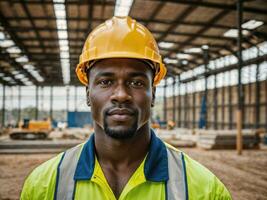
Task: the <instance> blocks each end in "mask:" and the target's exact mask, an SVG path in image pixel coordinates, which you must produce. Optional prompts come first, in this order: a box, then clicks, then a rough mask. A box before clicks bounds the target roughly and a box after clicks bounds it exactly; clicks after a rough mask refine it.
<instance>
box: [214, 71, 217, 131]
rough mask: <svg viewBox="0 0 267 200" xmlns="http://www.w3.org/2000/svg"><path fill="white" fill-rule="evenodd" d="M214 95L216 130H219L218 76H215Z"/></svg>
mask: <svg viewBox="0 0 267 200" xmlns="http://www.w3.org/2000/svg"><path fill="white" fill-rule="evenodd" d="M213 92H214V95H213V114H214V124H213V125H214V126H213V127H214V129H215V130H217V129H218V124H217V122H218V117H217V113H218V102H217V94H218V91H217V75H216V74H215V75H214V90H213Z"/></svg>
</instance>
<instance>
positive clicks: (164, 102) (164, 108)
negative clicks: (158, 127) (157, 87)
mask: <svg viewBox="0 0 267 200" xmlns="http://www.w3.org/2000/svg"><path fill="white" fill-rule="evenodd" d="M166 89H167V79H165V84H164V88H163V120H164V122H167V96H166V95H167V94H166V92H167V91H166Z"/></svg>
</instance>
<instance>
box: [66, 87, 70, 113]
mask: <svg viewBox="0 0 267 200" xmlns="http://www.w3.org/2000/svg"><path fill="white" fill-rule="evenodd" d="M66 99H67V102H66V114H67V116H68V112H69V101H70V88H69V86H67V88H66Z"/></svg>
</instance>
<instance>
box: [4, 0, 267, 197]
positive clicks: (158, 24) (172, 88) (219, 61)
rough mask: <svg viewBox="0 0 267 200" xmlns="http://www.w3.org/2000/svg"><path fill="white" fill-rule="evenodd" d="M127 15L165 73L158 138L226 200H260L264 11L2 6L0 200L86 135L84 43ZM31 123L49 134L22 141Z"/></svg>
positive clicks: (266, 86) (243, 4)
mask: <svg viewBox="0 0 267 200" xmlns="http://www.w3.org/2000/svg"><path fill="white" fill-rule="evenodd" d="M127 15H128V16H131V17H132V18H134V19H135V20H136V21H138V22H140V23H142V24H143V25H144V26H145V27H147V28H148V29H149V30H150V31H151V33H152V34H153V36H154V37H155V39H156V41H157V43H158V46H159V50H160V54H161V55H162V59H163V62H164V64H165V65H166V67H167V70H168V71H167V75H166V77H165V79H164V80H163V81H161V83H160V84H159V85H158V87H157V91H156V103H155V106H154V108H153V111H152V116H151V126H152V128H154V129H155V130H156V131H157V133H158V136H159V137H161V138H162V139H163V140H165V141H166V142H168V143H170V144H172V145H173V146H176V147H177V148H181V149H182V150H184V151H185V152H186V153H188V154H189V155H191V156H192V157H195V159H199V161H200V162H201V163H203V164H204V165H205V163H206V165H207V167H209V168H211V170H213V172H214V173H215V174H216V175H218V176H220V178H221V179H222V181H223V182H224V183H225V184H226V186H228V188H229V190H230V192H231V193H232V196H233V198H234V199H244V200H245V199H264V198H266V196H267V188H266V185H267V170H266V165H267V158H266V153H267V2H266V1H264V0H224V1H222V0H217V1H214V0H203V1H195V0H179V1H175V0H126V1H120V0H88V1H87V0H81V1H79V0H42V1H36V0H27V1H24V0H1V1H0V48H1V54H0V84H1V85H0V106H1V108H0V126H1V131H0V132H1V133H0V158H1V159H0V162H2V163H1V166H0V171H6V170H7V169H8V170H7V172H6V173H3V175H1V176H0V183H1V185H5V184H4V183H6V182H7V180H8V179H10V177H9V175H8V174H10V173H14V177H12V178H11V179H12V181H13V183H10V185H12V184H14V183H16V184H17V185H16V189H14V188H13V190H12V189H10V185H8V184H6V185H5V186H4V187H1V189H0V199H7V198H8V199H18V198H19V194H20V191H21V187H22V184H23V181H24V178H25V176H26V175H27V174H28V173H29V172H30V171H31V170H32V169H33V168H34V166H36V165H37V164H39V163H41V162H44V161H45V160H47V159H49V158H51V157H53V156H54V155H56V153H57V152H61V151H64V150H65V149H66V148H69V147H71V146H74V145H76V144H78V143H80V142H81V141H84V140H86V139H87V138H88V137H89V135H91V134H92V133H93V129H92V118H91V115H90V107H88V106H87V105H86V90H85V87H84V86H83V85H82V84H81V83H80V82H79V80H78V78H77V75H76V73H75V68H76V66H77V64H78V63H79V56H80V54H81V52H82V49H83V44H84V42H85V40H86V38H87V36H88V34H89V33H90V32H91V31H92V30H93V29H94V28H95V27H97V26H98V25H100V24H101V23H103V22H104V21H105V20H107V19H109V18H112V17H113V16H127ZM31 123H32V127H33V129H38V126H40V127H42V126H43V127H44V128H43V129H47V130H46V131H45V132H44V133H43V134H41V136H40V137H37V138H34V137H35V136H34V135H33V134H25V135H24V136H26V137H23V136H21V133H22V132H23V133H25V132H27V130H25V129H27V127H26V125H28V127H31ZM29 125H30V126H29ZM35 126H36V127H37V128H36V127H35ZM16 131H17V132H19V134H15V135H13V137H12V133H14V132H16ZM35 132H36V131H35ZM254 161H255V162H254ZM27 163H28V164H27ZM29 163H31V164H29ZM221 166H222V167H221ZM19 167H22V168H23V170H21V171H20V170H19V169H20V168H19ZM12 169H13V171H14V172H13V171H11V170H12ZM18 171H20V172H18ZM16 173H19V174H16ZM18 177H20V178H18ZM232 177H234V178H232ZM233 179H234V180H233ZM14 191H15V192H14Z"/></svg>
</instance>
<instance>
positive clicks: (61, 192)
mask: <svg viewBox="0 0 267 200" xmlns="http://www.w3.org/2000/svg"><path fill="white" fill-rule="evenodd" d="M81 148H82V145H79V146H76V147H73V148H71V149H69V150H67V151H66V153H65V155H64V157H63V158H62V161H61V163H60V165H59V170H58V179H57V183H56V185H57V189H56V191H55V200H72V199H74V190H75V181H74V179H73V177H74V173H75V169H76V166H77V163H78V160H79V154H80V151H81ZM166 149H167V155H168V172H169V180H168V181H167V186H166V187H167V190H166V197H167V198H166V199H168V200H188V189H187V181H186V168H185V163H184V162H185V161H184V155H183V153H182V152H180V151H176V150H174V149H172V148H169V147H167V148H166Z"/></svg>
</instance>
